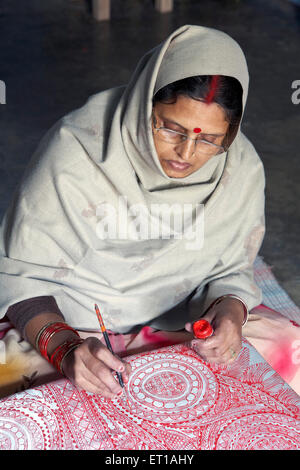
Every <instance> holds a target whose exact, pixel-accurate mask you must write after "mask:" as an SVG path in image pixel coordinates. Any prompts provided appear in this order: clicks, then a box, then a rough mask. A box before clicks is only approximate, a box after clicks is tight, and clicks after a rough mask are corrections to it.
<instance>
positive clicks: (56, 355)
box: [35, 321, 83, 374]
mask: <svg viewBox="0 0 300 470" xmlns="http://www.w3.org/2000/svg"><path fill="white" fill-rule="evenodd" d="M63 330H70V331H73V332H74V333H75V334H76V335H77V336H78V338H75V339H72V340H67V341H64V342H63V343H62V344H60V345H59V346H57V348H55V349H54V351H53V352H52V354H51V356H49V355H48V352H47V350H48V344H49V341H50V340H51V338H53V336H54V335H55V334H56V333H58V332H59V331H63ZM82 342H83V339H82V338H80V336H79V334H78V333H77V331H76V330H74V328H72V327H71V326H69V325H67V323H64V322H57V321H52V322H49V323H47V324H46V325H45V326H43V328H42V329H41V330H40V331H39V333H38V334H37V337H36V340H35V347H36V349H37V350H39V351H40V353H41V355H42V356H43V357H44V358H45V359H47V361H48V362H50V363H51V364H52V365H53V366H54V367H55V368H56V369H57V370H58V371H59V372H60V373H61V374H63V373H64V372H63V361H64V359H65V358H66V356H67V355H68V354H69V353H70V352H71V351H73V349H75V348H76V347H77V346H79V345H80V344H81V343H82Z"/></svg>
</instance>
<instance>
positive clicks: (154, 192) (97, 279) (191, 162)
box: [0, 26, 264, 398]
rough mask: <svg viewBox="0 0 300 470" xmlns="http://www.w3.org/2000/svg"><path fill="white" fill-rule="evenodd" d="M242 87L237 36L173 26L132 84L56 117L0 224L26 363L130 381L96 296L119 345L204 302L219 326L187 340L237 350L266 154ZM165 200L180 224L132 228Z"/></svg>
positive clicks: (84, 383) (8, 306)
mask: <svg viewBox="0 0 300 470" xmlns="http://www.w3.org/2000/svg"><path fill="white" fill-rule="evenodd" d="M247 92H248V71H247V65H246V61H245V58H244V55H243V52H242V51H241V49H240V47H239V46H238V44H237V43H236V42H235V41H234V40H233V39H231V38H230V37H229V36H228V35H226V34H225V33H223V32H220V31H216V30H213V29H209V28H204V27H201V26H183V27H181V28H179V29H177V30H176V31H175V32H174V33H173V34H171V35H170V36H169V37H168V38H167V39H166V40H165V41H164V42H163V43H162V44H160V45H159V46H158V47H156V48H154V49H153V50H151V51H150V52H149V53H147V54H146V55H145V56H144V57H143V58H142V59H141V61H140V63H139V64H138V67H137V68H136V70H135V72H134V74H133V77H132V79H131V81H130V82H129V84H128V85H127V86H126V87H119V88H115V89H111V90H107V91H104V92H101V93H98V94H96V95H94V96H92V97H91V98H90V99H89V100H88V102H87V103H86V104H85V105H84V106H83V107H82V108H81V109H78V110H76V111H74V112H72V113H70V114H69V115H67V116H65V117H64V118H63V119H61V120H60V121H59V122H58V123H57V124H56V125H55V126H54V127H53V128H52V129H50V131H49V132H48V133H47V135H46V136H45V138H44V139H43V140H42V142H41V144H40V146H39V148H38V150H37V152H36V154H35V155H34V158H33V160H32V162H31V165H30V166H29V167H28V170H27V172H26V175H25V176H24V179H23V181H22V184H21V185H20V187H19V188H18V191H17V192H16V194H15V197H14V200H13V201H12V204H11V206H10V208H9V210H8V211H7V213H6V215H5V217H4V220H3V223H2V228H1V245H0V247H1V248H0V250H1V251H0V253H1V257H2V259H1V275H0V277H1V285H2V286H4V288H3V290H2V292H1V296H0V304H1V314H2V317H3V316H4V315H5V314H6V313H7V316H8V318H9V319H10V320H11V322H12V323H13V324H14V325H15V326H16V330H17V331H19V333H20V335H21V337H22V338H25V340H27V342H26V341H23V343H22V344H24V345H25V346H24V350H25V349H26V351H27V356H26V357H27V358H29V357H30V358H31V359H28V360H27V363H28V367H29V369H30V371H31V372H33V371H34V370H35V361H37V360H40V359H41V355H40V353H41V354H42V355H44V356H45V357H46V358H47V359H48V360H50V358H51V357H52V363H53V364H56V367H58V368H59V367H61V369H60V370H61V371H62V372H63V373H64V374H65V375H66V376H67V377H68V378H70V379H71V380H72V381H73V382H74V383H75V384H76V385H77V386H78V387H81V388H83V389H85V390H88V391H90V392H95V393H99V394H101V395H103V396H105V397H107V398H111V397H114V396H115V395H116V394H118V393H121V391H122V389H121V387H120V385H119V383H118V381H117V380H116V379H115V378H114V377H113V375H112V373H111V370H113V371H119V372H120V373H121V374H122V377H123V380H124V381H125V382H126V381H127V380H128V377H129V375H130V367H129V365H128V364H127V363H126V361H125V360H122V359H120V357H117V356H114V355H112V354H111V353H110V352H109V350H108V349H107V348H106V346H105V345H104V344H103V342H101V341H100V338H101V335H99V334H98V331H99V325H98V321H97V316H96V314H95V310H94V304H95V303H97V304H98V305H99V307H100V311H101V313H102V315H103V318H104V322H105V324H106V327H107V328H108V329H109V330H110V332H112V333H115V335H113V334H112V336H111V337H112V339H114V341H115V343H114V344H115V345H116V341H117V340H121V339H122V341H123V342H124V344H125V346H124V345H123V347H117V346H116V348H117V349H116V351H117V352H118V353H119V355H120V356H122V355H123V356H125V355H126V354H128V353H129V352H131V351H136V350H140V349H139V348H141V347H142V346H143V345H145V344H144V343H145V341H146V340H145V332H148V333H149V331H150V333H151V335H152V336H151V337H154V336H155V333H154V331H157V330H160V331H162V332H164V334H163V335H164V336H163V337H164V340H166V338H167V339H168V341H170V342H173V343H174V342H178V341H183V340H186V339H191V338H193V335H192V333H191V322H192V321H194V320H196V319H198V318H200V317H201V316H203V314H204V313H205V318H206V319H208V320H209V321H210V322H211V323H212V325H213V327H214V335H213V336H212V337H211V338H209V339H207V340H205V341H204V340H194V347H195V348H196V350H197V351H198V352H199V354H200V355H201V356H202V357H203V358H204V359H205V360H207V361H213V362H219V363H227V362H229V361H232V360H234V359H235V358H236V357H237V355H238V353H239V350H240V348H241V337H242V327H243V325H245V323H246V320H247V311H248V310H252V309H253V308H254V307H256V306H257V305H259V304H260V302H261V292H260V289H259V288H258V287H257V286H256V285H255V283H254V280H253V261H254V259H255V257H256V254H257V252H258V250H259V247H260V245H261V242H262V238H263V234H264V171H263V165H262V163H261V161H260V159H259V157H258V155H257V154H256V152H255V150H254V148H253V146H252V145H251V143H250V142H249V141H248V139H247V138H246V137H245V136H244V135H243V134H242V132H241V130H240V123H241V118H242V114H243V110H244V108H245V104H246V99H247ZM174 204H176V205H177V206H176V207H177V209H178V207H179V213H180V214H181V215H182V214H183V209H184V208H186V207H187V208H188V209H189V211H190V212H189V213H188V216H192V217H189V220H190V225H189V228H190V231H189V232H188V236H187V232H186V231H184V230H181V231H180V230H179V232H178V231H177V232H176V231H175V232H174V230H173V226H171V225H172V224H171V218H169V219H168V217H164V218H163V227H164V229H167V230H165V232H164V233H166V232H167V233H168V236H152V238H151V237H149V236H139V234H140V232H139V224H140V225H141V223H142V222H144V221H145V219H143V218H141V217H135V216H137V212H138V211H137V208H139V210H140V212H139V216H140V215H141V213H142V211H141V208H144V209H145V211H146V213H148V214H149V212H151V218H152V221H153V220H154V228H157V226H158V224H159V220H161V219H159V218H158V216H157V212H156V213H155V211H153V208H156V210H157V208H158V209H160V208H161V207H162V206H163V207H164V208H167V209H168V210H169V209H170V208H172V207H173V205H174ZM199 208H200V209H203V210H199ZM105 211H106V212H105ZM180 211H181V212H180ZM144 213H145V212H144ZM112 214H113V216H114V217H112ZM167 215H170V213H168V214H167ZM173 215H174V214H173ZM103 216H104V217H103ZM132 219H134V222H133V220H132ZM112 220H113V222H114V223H115V224H116V223H117V222H116V221H118V223H119V226H118V229H119V231H118V232H117V235H116V231H115V232H114V233H113V234H112V231H111V228H112V225H111V224H110V223H111V221H112ZM191 220H192V222H191ZM105 223H106V226H105ZM125 225H126V227H127V228H128V227H130V229H128V230H127V232H126V233H125V234H124V230H123V233H121V234H120V231H121V232H122V229H124V227H125ZM107 226H109V230H108V235H109V236H108V235H107V233H106V232H105V230H106V229H107ZM195 227H197V229H195V230H191V228H192V229H193V228H195ZM177 228H178V226H177ZM168 230H169V231H168ZM201 230H202V238H201V237H200V238H197V237H198V235H199V231H201ZM174 233H176V234H177V236H174ZM191 235H193V236H194V238H195V237H196V240H194V243H189V244H188V243H187V241H188V240H189V241H190V240H191V239H192V237H191ZM215 301H216V302H215ZM62 320H63V321H65V322H66V323H65V325H66V324H67V325H69V327H70V329H65V328H66V326H65V325H63V326H61V325H60V326H59V325H58V326H57V325H56V322H61V321H62ZM145 326H146V327H147V328H143V327H145ZM149 327H151V329H150V330H149ZM62 328H63V329H62ZM184 329H186V331H184ZM16 330H15V331H16ZM78 332H79V335H80V338H79V337H78ZM167 332H168V333H167ZM47 334H48V336H47ZM156 335H157V336H158V337H159V338H161V337H162V335H161V333H159V332H158V333H156ZM159 335H160V336H159ZM41 338H42V339H41ZM17 341H19V342H20V341H21V339H20V338H19V339H16V338H15V340H14V344H16V343H17ZM66 341H70V342H69V343H66V344H65V342H66ZM151 341H152V340H150V342H151ZM28 343H29V344H30V345H31V346H33V348H32V347H31V346H29V345H28ZM19 344H20V343H19ZM26 345H27V346H26ZM62 345H63V346H62ZM34 348H37V350H40V351H39V354H37V353H36V351H35V350H34ZM58 357H59V359H58ZM62 359H63V361H62ZM42 360H43V361H44V362H43V364H44V366H45V364H46V361H45V360H44V359H42ZM30 361H32V362H31V363H30ZM62 365H63V367H62ZM49 367H50V366H49ZM36 368H38V367H37V366H36ZM45 370H46V369H45ZM51 370H53V368H50V369H49V368H48V369H47V372H50V371H51ZM23 375H24V374H23ZM27 375H28V373H27Z"/></svg>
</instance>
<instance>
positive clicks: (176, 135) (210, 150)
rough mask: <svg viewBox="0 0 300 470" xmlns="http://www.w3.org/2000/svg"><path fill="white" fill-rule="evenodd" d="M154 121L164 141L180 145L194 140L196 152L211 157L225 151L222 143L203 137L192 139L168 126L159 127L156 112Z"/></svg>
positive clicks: (160, 137)
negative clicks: (209, 140) (218, 143)
mask: <svg viewBox="0 0 300 470" xmlns="http://www.w3.org/2000/svg"><path fill="white" fill-rule="evenodd" d="M152 121H153V127H154V129H155V131H156V135H157V138H158V139H160V140H162V141H163V142H167V143H168V144H174V145H178V144H182V143H183V142H185V141H186V140H187V139H189V140H193V141H194V142H195V151H194V153H195V154H196V153H201V154H204V155H208V156H211V157H213V156H214V155H218V154H220V153H223V152H225V149H224V147H222V146H221V145H217V144H214V143H212V142H208V141H207V140H204V139H201V138H200V139H199V138H197V139H192V138H191V137H189V136H188V135H186V134H183V133H182V132H178V131H173V130H172V129H168V128H167V127H157V120H156V117H155V115H154V112H153V113H152Z"/></svg>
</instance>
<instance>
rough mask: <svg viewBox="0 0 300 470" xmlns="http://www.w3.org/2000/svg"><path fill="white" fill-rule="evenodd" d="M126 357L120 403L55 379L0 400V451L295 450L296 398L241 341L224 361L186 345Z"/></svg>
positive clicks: (299, 403) (298, 433) (299, 429)
mask: <svg viewBox="0 0 300 470" xmlns="http://www.w3.org/2000/svg"><path fill="white" fill-rule="evenodd" d="M128 361H130V363H131V365H132V369H133V372H132V374H131V377H130V380H129V383H128V385H127V398H128V401H129V405H130V406H128V404H127V403H126V400H124V399H122V398H118V399H115V400H107V399H104V398H102V397H100V396H97V395H93V394H90V393H86V392H84V391H79V390H77V389H76V388H75V387H74V386H73V385H72V384H71V382H69V381H68V380H65V379H62V380H58V381H56V382H53V383H51V384H47V385H43V386H39V387H36V388H33V389H30V390H26V391H24V392H21V393H18V394H16V395H13V396H11V397H9V398H6V399H3V400H0V449H2V450H4V449H5V450H8V449H16V450H21V449H25V450H26V449H33V450H38V449H40V450H42V449H43V450H72V449H82V450H87V449H95V450H96V449H99V450H100V449H102V450H110V449H112V450H113V449H120V450H122V449H123V450H126V449H127V450H142V449H146V450H147V449H148V450H151V449H155V450H163V449H164V450H175V449H179V450H182V449H186V450H190V449H191V450H197V449H203V450H213V449H221V450H229V449H234V450H237V449H242V450H248V449H249V450H251V449H268V450H271V449H280V450H284V449H285V450H292V449H299V446H300V420H299V418H300V399H299V396H298V395H297V394H296V393H295V392H294V391H293V390H292V389H291V388H290V387H289V386H288V385H287V384H286V383H285V382H284V381H283V380H282V379H281V377H280V376H279V375H278V374H277V373H276V372H274V370H273V369H272V368H271V367H270V366H269V365H268V364H267V363H266V362H265V361H264V360H263V359H262V357H261V356H259V355H258V354H257V353H256V351H255V349H254V348H253V347H252V346H251V345H250V344H249V343H248V342H246V341H244V342H243V349H242V351H241V353H240V355H239V357H238V359H237V360H236V361H235V362H233V363H231V364H230V365H228V366H226V365H213V364H208V363H206V362H204V361H203V360H202V359H201V358H200V357H199V356H198V355H197V353H196V352H195V351H193V350H192V349H191V348H190V347H189V344H179V345H176V346H169V347H164V348H160V349H157V350H155V351H150V352H145V353H142V354H139V355H135V356H131V357H129V358H128Z"/></svg>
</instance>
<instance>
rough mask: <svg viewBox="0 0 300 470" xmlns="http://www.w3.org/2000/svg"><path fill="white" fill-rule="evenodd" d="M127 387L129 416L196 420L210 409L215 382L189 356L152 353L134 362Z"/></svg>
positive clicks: (215, 391) (157, 419)
mask: <svg viewBox="0 0 300 470" xmlns="http://www.w3.org/2000/svg"><path fill="white" fill-rule="evenodd" d="M134 367H135V369H134V370H133V372H132V375H131V377H130V380H129V383H128V399H129V404H130V407H131V412H132V413H134V414H137V415H138V416H139V417H143V418H144V419H149V420H151V421H155V422H183V421H189V420H191V419H197V417H199V416H200V415H202V414H204V413H206V412H207V410H208V409H210V408H211V406H213V404H214V403H215V400H216V395H217V388H218V387H217V381H216V379H215V376H214V374H213V373H212V372H211V371H210V369H208V367H207V366H205V364H203V363H202V362H201V361H198V360H197V359H195V358H193V357H189V356H181V357H180V359H179V357H178V355H176V354H173V353H159V352H156V353H153V354H148V355H147V356H146V357H143V358H141V359H136V360H135V362H134Z"/></svg>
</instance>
